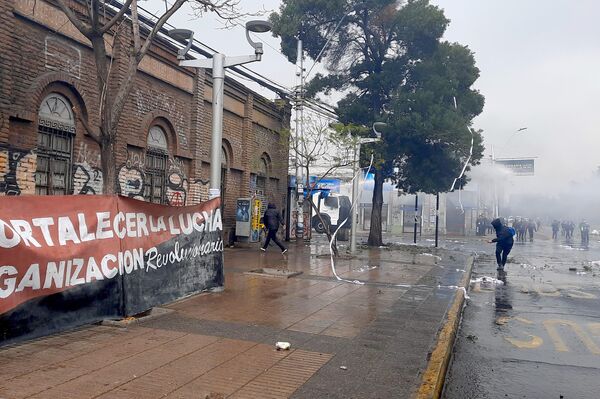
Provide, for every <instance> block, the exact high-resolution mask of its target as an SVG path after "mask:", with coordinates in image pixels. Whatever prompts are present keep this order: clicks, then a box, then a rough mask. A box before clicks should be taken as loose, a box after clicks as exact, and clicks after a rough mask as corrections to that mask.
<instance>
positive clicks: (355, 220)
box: [350, 122, 387, 254]
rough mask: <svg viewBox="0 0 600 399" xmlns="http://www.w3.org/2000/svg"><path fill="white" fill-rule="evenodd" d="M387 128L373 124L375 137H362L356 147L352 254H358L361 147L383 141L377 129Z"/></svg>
mask: <svg viewBox="0 0 600 399" xmlns="http://www.w3.org/2000/svg"><path fill="white" fill-rule="evenodd" d="M386 126H387V123H384V122H375V123H373V133H375V137H360V138H358V140H357V141H356V144H355V145H354V180H353V181H352V204H353V206H352V224H351V226H352V227H351V228H350V253H351V254H354V253H356V227H357V226H358V205H359V203H358V202H359V198H358V179H359V177H360V176H359V174H358V171H359V169H360V165H359V160H360V146H361V145H362V144H367V143H375V142H377V141H380V140H381V132H380V131H378V130H377V129H382V128H385V127H386Z"/></svg>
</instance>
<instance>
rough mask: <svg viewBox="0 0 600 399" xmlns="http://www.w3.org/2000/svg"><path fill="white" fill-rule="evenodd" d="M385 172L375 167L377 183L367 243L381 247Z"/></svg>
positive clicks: (374, 186) (374, 189)
mask: <svg viewBox="0 0 600 399" xmlns="http://www.w3.org/2000/svg"><path fill="white" fill-rule="evenodd" d="M383 180H384V179H383V173H381V170H379V169H375V184H374V185H373V209H372V210H371V227H370V229H369V240H368V241H367V245H369V246H371V247H379V246H381V245H383V239H382V236H381V227H382V220H381V210H382V208H383Z"/></svg>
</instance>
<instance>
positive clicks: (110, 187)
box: [100, 134, 118, 195]
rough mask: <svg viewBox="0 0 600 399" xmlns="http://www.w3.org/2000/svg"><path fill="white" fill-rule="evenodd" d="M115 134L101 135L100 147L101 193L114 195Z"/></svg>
mask: <svg viewBox="0 0 600 399" xmlns="http://www.w3.org/2000/svg"><path fill="white" fill-rule="evenodd" d="M113 137H116V134H110V135H103V136H102V145H101V146H100V163H101V165H102V183H103V190H102V191H103V193H104V194H107V195H114V194H116V193H118V190H117V165H116V163H117V160H116V155H115V140H114V138H113Z"/></svg>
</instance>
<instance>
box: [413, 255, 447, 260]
mask: <svg viewBox="0 0 600 399" xmlns="http://www.w3.org/2000/svg"><path fill="white" fill-rule="evenodd" d="M419 255H421V256H432V257H434V258H435V259H437V260H442V257H441V256H437V255H434V254H428V253H422V254H419Z"/></svg>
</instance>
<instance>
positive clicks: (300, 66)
mask: <svg viewBox="0 0 600 399" xmlns="http://www.w3.org/2000/svg"><path fill="white" fill-rule="evenodd" d="M296 65H297V69H296V76H297V77H299V78H300V84H299V85H298V87H297V88H296V101H295V105H296V107H295V108H296V131H295V138H294V139H295V147H296V199H297V201H296V242H299V241H298V239H300V240H302V239H303V238H304V180H305V178H304V167H303V166H302V165H301V162H300V145H301V141H302V138H303V120H302V118H303V116H304V112H303V98H302V96H303V91H304V56H303V50H302V40H300V39H298V47H297V58H296Z"/></svg>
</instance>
